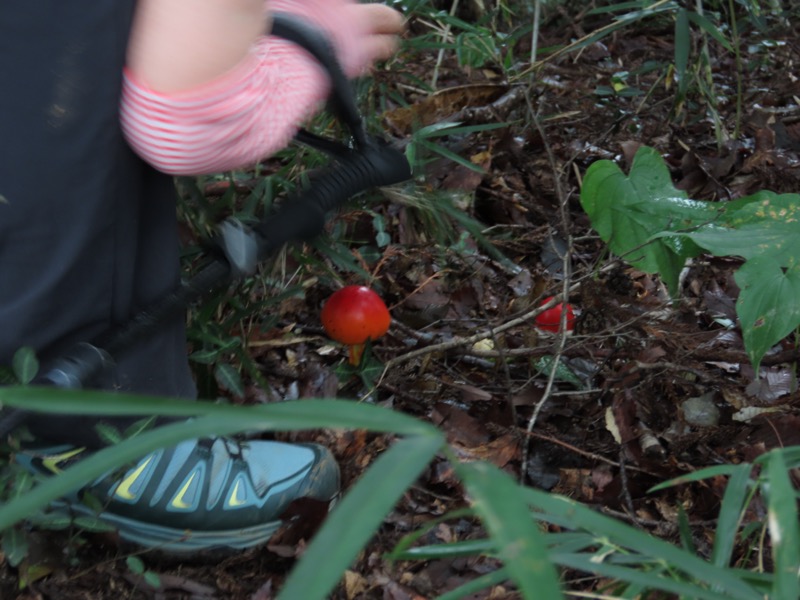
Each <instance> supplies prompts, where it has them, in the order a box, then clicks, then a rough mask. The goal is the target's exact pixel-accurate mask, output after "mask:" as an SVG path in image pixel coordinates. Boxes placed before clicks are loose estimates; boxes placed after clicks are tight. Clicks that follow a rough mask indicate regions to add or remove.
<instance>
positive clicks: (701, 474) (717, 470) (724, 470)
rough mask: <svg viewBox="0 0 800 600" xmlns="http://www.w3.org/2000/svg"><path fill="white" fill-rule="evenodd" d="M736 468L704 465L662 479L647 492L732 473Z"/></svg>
mask: <svg viewBox="0 0 800 600" xmlns="http://www.w3.org/2000/svg"><path fill="white" fill-rule="evenodd" d="M736 469H737V467H736V465H715V466H713V467H706V468H705V469H699V470H697V471H693V472H692V473H688V474H687V475H681V476H680V477H675V478H673V479H668V480H667V481H662V482H661V483H659V484H658V485H654V486H653V487H651V488H650V489H649V490H647V493H648V494H649V493H652V492H658V491H660V490H665V489H667V488H671V487H675V486H676V485H682V484H684V483H691V482H693V481H702V480H703V479H710V478H711V477H717V476H719V475H733V474H734V473H735V472H736Z"/></svg>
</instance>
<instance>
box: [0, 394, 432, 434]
mask: <svg viewBox="0 0 800 600" xmlns="http://www.w3.org/2000/svg"><path fill="white" fill-rule="evenodd" d="M0 405H3V406H16V407H19V408H25V409H28V410H35V411H42V412H53V413H63V414H83V415H92V414H94V415H97V414H101V415H107V416H119V415H147V416H150V415H159V416H167V417H187V418H188V417H195V416H199V415H209V416H216V417H219V418H221V419H223V418H226V419H227V418H230V419H233V420H237V419H238V420H239V421H240V422H242V423H245V422H247V420H248V419H250V423H251V426H247V425H245V426H244V427H243V429H242V430H249V429H260V430H264V431H272V430H276V429H280V430H282V431H290V430H298V429H316V428H324V427H329V428H352V429H368V430H370V431H378V432H387V433H397V434H401V435H413V434H425V433H430V432H433V431H436V428H435V427H434V426H433V425H430V424H428V423H425V422H423V421H420V420H418V419H415V418H413V417H410V416H408V415H404V414H402V413H399V412H396V411H392V410H389V409H386V408H381V407H379V406H374V405H370V404H362V403H356V402H352V401H348V400H314V399H308V400H294V401H289V402H281V403H276V404H267V405H260V406H231V405H225V404H214V403H212V402H203V401H197V402H191V401H187V400H180V399H176V398H157V397H153V396H137V395H130V394H119V393H110V392H103V391H95V390H61V389H54V388H48V387H3V388H0Z"/></svg>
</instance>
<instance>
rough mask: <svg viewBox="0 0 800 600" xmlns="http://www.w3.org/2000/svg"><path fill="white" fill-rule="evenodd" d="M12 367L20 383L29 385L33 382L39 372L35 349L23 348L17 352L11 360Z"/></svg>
mask: <svg viewBox="0 0 800 600" xmlns="http://www.w3.org/2000/svg"><path fill="white" fill-rule="evenodd" d="M11 367H12V369H13V370H14V375H15V376H16V377H17V380H18V381H19V382H20V383H22V384H28V383H30V382H31V381H33V378H34V377H36V373H37V372H38V371H39V360H38V359H37V358H36V353H35V352H34V351H33V348H29V347H28V346H23V347H22V348H20V349H19V350H17V351H16V352H15V353H14V357H13V358H12V359H11Z"/></svg>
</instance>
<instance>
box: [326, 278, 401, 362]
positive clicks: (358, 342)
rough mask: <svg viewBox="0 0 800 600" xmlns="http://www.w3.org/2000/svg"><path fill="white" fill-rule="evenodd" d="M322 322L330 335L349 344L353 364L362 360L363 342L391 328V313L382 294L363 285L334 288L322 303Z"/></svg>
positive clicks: (373, 338)
mask: <svg viewBox="0 0 800 600" xmlns="http://www.w3.org/2000/svg"><path fill="white" fill-rule="evenodd" d="M321 318H322V326H323V327H324V328H325V331H326V332H327V333H328V335H329V336H330V337H331V338H332V339H334V340H336V341H337V342H341V343H343V344H347V345H348V346H350V364H351V365H353V366H357V365H358V364H359V363H360V362H361V354H362V353H363V352H364V344H365V343H366V341H367V340H377V339H378V338H379V337H381V336H382V335H383V334H385V333H386V332H387V331H388V330H389V324H390V323H391V321H392V317H391V316H390V315H389V309H387V308H386V304H384V302H383V300H381V297H380V296H378V294H376V293H375V292H373V291H372V290H371V289H370V288H368V287H366V286H363V285H348V286H346V287H343V288H342V289H340V290H338V291H337V292H334V293H333V294H332V295H331V297H330V298H328V300H327V301H326V302H325V305H324V306H323V307H322V315H321Z"/></svg>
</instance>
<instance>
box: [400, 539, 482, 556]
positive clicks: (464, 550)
mask: <svg viewBox="0 0 800 600" xmlns="http://www.w3.org/2000/svg"><path fill="white" fill-rule="evenodd" d="M496 548H497V544H496V543H495V542H493V541H492V540H464V541H462V542H451V543H449V544H435V545H430V546H417V547H416V548H408V549H405V550H394V551H393V552H392V553H391V554H390V555H388V556H387V558H390V559H392V560H439V559H442V558H450V559H452V558H459V557H462V556H478V555H481V554H492V555H496V554H497V551H496Z"/></svg>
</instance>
